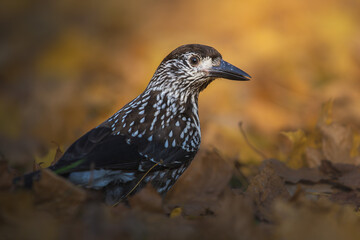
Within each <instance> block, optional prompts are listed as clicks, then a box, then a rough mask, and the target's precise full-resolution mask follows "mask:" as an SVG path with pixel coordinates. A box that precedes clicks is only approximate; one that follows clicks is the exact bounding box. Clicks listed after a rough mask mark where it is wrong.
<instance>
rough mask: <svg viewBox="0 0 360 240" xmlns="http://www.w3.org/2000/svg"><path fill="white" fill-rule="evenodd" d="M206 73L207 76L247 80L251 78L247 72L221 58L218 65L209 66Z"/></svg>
mask: <svg viewBox="0 0 360 240" xmlns="http://www.w3.org/2000/svg"><path fill="white" fill-rule="evenodd" d="M208 74H209V75H208V76H209V77H214V78H226V79H230V80H237V81H248V80H250V78H251V77H250V75H249V74H247V73H246V72H244V71H243V70H241V69H239V68H237V67H235V66H233V65H231V64H230V63H228V62H225V61H224V60H221V62H220V65H219V66H214V67H211V68H210V69H209V70H208Z"/></svg>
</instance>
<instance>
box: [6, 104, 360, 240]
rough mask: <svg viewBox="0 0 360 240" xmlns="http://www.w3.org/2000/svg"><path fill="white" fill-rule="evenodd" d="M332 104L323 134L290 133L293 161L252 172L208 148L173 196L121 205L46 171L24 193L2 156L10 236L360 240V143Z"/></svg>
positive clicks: (147, 195) (150, 195) (152, 194)
mask: <svg viewBox="0 0 360 240" xmlns="http://www.w3.org/2000/svg"><path fill="white" fill-rule="evenodd" d="M331 108H332V103H331V102H328V103H326V104H324V107H323V112H322V114H321V117H320V119H319V121H318V124H317V125H316V127H315V128H314V130H313V131H311V132H308V133H305V132H304V131H301V130H299V131H295V132H285V133H283V135H284V136H286V137H287V138H288V139H289V140H290V142H291V143H292V146H291V148H290V150H289V152H288V154H287V158H286V159H282V160H278V159H265V160H264V161H263V162H262V163H261V165H260V166H252V165H249V164H241V163H239V161H233V160H230V159H227V158H226V157H224V156H222V154H221V153H220V152H219V151H218V150H215V149H206V150H202V151H200V153H199V154H198V156H197V157H196V159H195V160H194V162H193V163H192V165H191V167H190V168H189V169H188V170H187V171H186V172H185V173H184V175H183V176H182V177H181V178H180V179H179V181H178V182H177V184H176V185H175V186H174V188H173V189H172V190H171V191H170V192H169V193H168V194H167V195H166V197H164V198H162V197H161V196H159V195H158V194H157V193H156V191H155V190H154V189H153V188H152V187H151V186H150V185H148V186H146V187H145V188H144V189H143V190H141V191H140V192H139V193H137V194H135V195H134V196H132V197H130V198H129V199H128V202H127V203H120V204H118V205H116V206H107V205H105V204H104V203H103V202H102V200H101V195H99V194H98V193H96V192H91V191H86V190H84V189H82V188H79V187H77V186H74V185H73V184H71V183H69V182H67V181H66V180H65V179H63V178H61V177H58V176H56V175H55V174H53V173H52V172H51V171H48V170H46V169H43V170H42V171H43V174H42V178H41V180H40V181H39V182H37V183H36V184H35V186H34V189H33V190H32V191H24V190H18V189H16V190H15V189H14V187H13V186H12V184H11V180H12V178H13V177H14V176H15V175H16V174H15V173H14V172H13V171H12V170H11V169H10V168H9V167H8V166H7V162H6V161H5V160H3V159H2V160H1V162H0V171H1V174H0V191H1V194H0V222H1V224H0V232H1V237H0V238H1V239H75V238H82V239H199V238H204V239H269V240H270V239H326V240H332V239H360V218H359V207H360V167H359V166H358V163H359V161H360V158H359V154H358V151H359V138H358V134H357V133H355V132H354V131H352V130H351V129H350V128H349V127H347V126H342V125H340V124H338V123H334V122H333V121H332V118H331V116H330V115H331V114H330V113H331ZM244 173H246V174H244Z"/></svg>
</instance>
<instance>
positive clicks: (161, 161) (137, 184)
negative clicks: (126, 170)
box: [112, 160, 163, 207]
mask: <svg viewBox="0 0 360 240" xmlns="http://www.w3.org/2000/svg"><path fill="white" fill-rule="evenodd" d="M161 163H163V160H160V161H159V162H157V163H155V164H154V165H153V166H152V167H151V168H150V169H149V170H147V172H146V173H145V174H144V175H143V176H142V177H141V178H140V180H139V181H138V182H137V183H136V185H135V186H134V187H133V188H132V189H131V190H130V191H129V192H128V193H127V194H126V195H125V198H127V197H128V196H129V195H130V194H131V193H132V192H133V191H134V190H135V189H136V188H137V186H139V184H140V183H141V182H142V180H143V179H144V178H145V177H146V175H148V174H149V172H150V171H151V170H152V169H153V168H154V167H156V166H157V165H159V164H161ZM120 202H121V200H120V201H118V202H116V203H115V204H114V205H112V206H113V207H116V206H117V205H118V204H119V203H120Z"/></svg>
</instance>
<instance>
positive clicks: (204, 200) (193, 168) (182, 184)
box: [165, 150, 232, 215]
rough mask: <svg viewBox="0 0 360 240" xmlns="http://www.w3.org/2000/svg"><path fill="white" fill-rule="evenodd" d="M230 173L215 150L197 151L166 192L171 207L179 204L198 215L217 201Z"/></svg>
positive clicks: (230, 169) (227, 166) (187, 211)
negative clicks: (190, 162) (184, 170)
mask: <svg viewBox="0 0 360 240" xmlns="http://www.w3.org/2000/svg"><path fill="white" fill-rule="evenodd" d="M231 176H232V166H230V165H229V164H228V163H227V162H226V161H225V160H224V159H223V158H222V157H221V156H220V154H219V153H218V152H217V151H215V150H206V151H200V153H199V154H198V155H197V157H196V158H195V159H194V161H193V162H192V164H191V165H190V167H189V169H188V170H187V171H186V172H185V173H184V174H183V176H181V177H180V178H179V180H178V182H177V183H176V184H175V186H174V187H173V188H172V189H171V190H170V192H169V193H168V194H167V195H166V198H165V201H166V205H168V207H169V208H170V209H173V208H174V207H178V206H181V207H182V208H183V210H184V214H185V215H200V214H204V213H205V212H206V209H208V208H210V207H211V206H214V205H217V201H218V198H219V195H220V194H221V193H222V191H224V189H225V188H226V187H227V185H228V183H229V180H230V178H231Z"/></svg>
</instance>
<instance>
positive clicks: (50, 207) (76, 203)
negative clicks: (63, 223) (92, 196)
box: [33, 169, 87, 217]
mask: <svg viewBox="0 0 360 240" xmlns="http://www.w3.org/2000/svg"><path fill="white" fill-rule="evenodd" d="M40 171H41V177H40V179H39V180H38V181H34V184H33V192H34V196H35V204H36V205H37V208H38V209H42V210H46V211H49V212H52V213H53V214H54V215H56V216H59V217H60V216H65V217H66V216H71V215H74V214H76V213H77V212H78V211H79V209H80V206H81V205H82V204H83V203H84V202H85V200H86V198H87V194H86V192H85V190H83V189H82V188H79V187H76V186H75V185H73V184H72V183H71V182H69V181H67V180H66V179H65V178H62V177H60V176H58V175H56V174H55V173H53V172H52V171H50V170H48V169H42V170H40Z"/></svg>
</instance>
